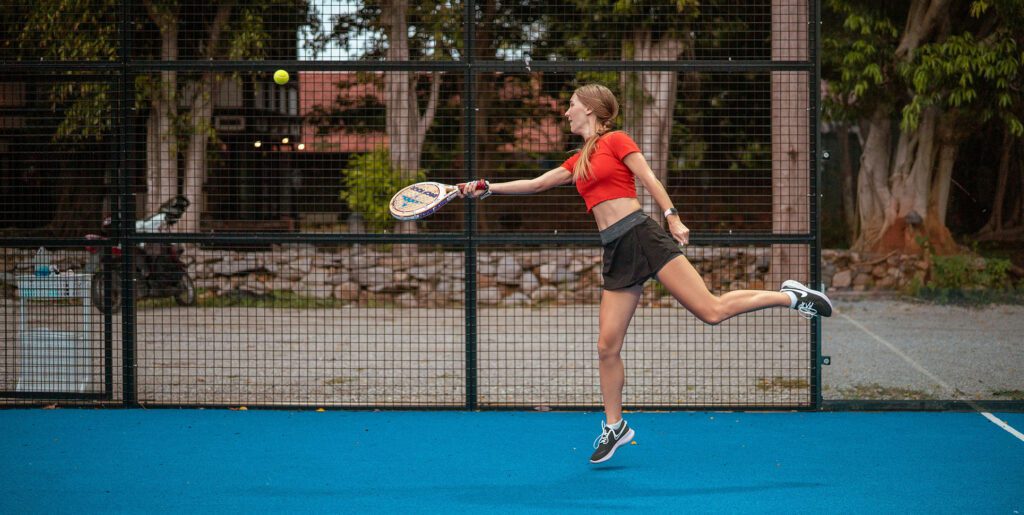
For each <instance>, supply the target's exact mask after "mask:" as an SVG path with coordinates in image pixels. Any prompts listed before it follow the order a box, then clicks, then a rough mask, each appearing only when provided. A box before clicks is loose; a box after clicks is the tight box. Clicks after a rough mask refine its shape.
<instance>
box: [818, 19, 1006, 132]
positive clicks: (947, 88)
mask: <svg viewBox="0 0 1024 515" xmlns="http://www.w3.org/2000/svg"><path fill="white" fill-rule="evenodd" d="M826 7H827V12H826V13H825V18H826V20H828V19H829V18H832V19H833V20H832V21H833V22H836V21H838V22H839V25H840V27H841V28H840V29H838V30H833V31H826V32H825V33H826V34H827V35H826V36H825V37H824V38H823V41H822V50H823V51H822V69H823V77H824V78H825V79H826V80H827V81H828V84H829V91H830V95H828V96H826V98H824V99H823V106H824V114H825V118H826V120H832V121H856V120H858V119H862V118H864V117H865V116H867V115H869V114H870V113H872V112H873V111H874V110H875V109H876V108H877V107H878V106H879V105H881V106H892V107H893V110H894V111H901V113H902V117H901V120H900V127H901V129H902V130H904V131H914V130H916V129H917V126H918V123H919V120H920V117H921V114H922V112H924V110H925V109H926V108H928V107H931V106H934V107H937V108H940V109H942V110H943V111H953V110H955V111H956V114H957V117H958V118H957V123H958V124H959V126H960V127H962V128H963V130H971V129H970V128H969V127H970V126H972V125H974V126H976V125H977V124H984V123H986V122H988V121H989V120H991V119H993V118H998V119H1000V120H1002V121H1003V123H1005V125H1006V126H1007V128H1008V129H1009V130H1011V131H1012V132H1013V133H1014V134H1015V135H1017V136H1021V135H1024V123H1022V122H1021V119H1020V114H1019V113H1020V112H1021V103H1022V102H1024V99H1022V98H1021V79H1022V77H1021V68H1022V65H1024V55H1022V53H1021V51H1020V49H1019V48H1018V45H1017V41H1019V40H1021V38H1022V37H1024V33H1022V30H1021V29H1022V24H1021V23H1020V21H1022V19H1024V4H1022V2H1019V1H1016V0H1005V1H1004V0H998V1H991V2H989V1H980V0H979V1H974V2H971V3H970V4H969V5H966V6H964V5H952V6H950V7H949V8H948V9H949V13H948V16H949V18H950V22H951V26H950V27H949V28H948V33H949V35H948V36H939V37H937V38H933V39H925V40H924V41H922V42H921V44H920V45H919V46H918V47H917V48H916V49H914V50H913V52H911V53H908V54H906V55H898V54H897V53H896V49H897V46H898V45H899V43H900V41H901V37H902V36H903V34H902V30H901V29H900V28H899V27H903V26H905V25H906V16H907V14H908V13H907V11H908V10H909V5H908V4H904V3H900V2H894V3H892V4H875V3H868V2H861V1H854V0H828V1H827V2H826ZM944 30H946V29H944Z"/></svg>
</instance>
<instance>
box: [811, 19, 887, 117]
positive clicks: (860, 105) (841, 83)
mask: <svg viewBox="0 0 1024 515" xmlns="http://www.w3.org/2000/svg"><path fill="white" fill-rule="evenodd" d="M826 5H827V7H828V9H829V12H827V13H826V14H827V15H830V16H828V17H830V18H833V19H832V20H825V21H824V22H825V23H835V24H838V25H839V27H835V28H832V27H826V28H825V30H823V32H824V34H825V35H824V36H823V38H822V54H821V56H822V71H823V73H822V74H823V76H824V78H826V79H827V80H828V85H829V91H830V92H831V93H832V94H831V95H829V96H826V97H825V98H823V107H824V114H825V117H826V119H828V120H836V121H839V120H842V121H854V120H857V119H858V118H860V117H863V116H865V115H866V114H868V113H870V112H871V111H872V110H874V108H875V107H876V106H877V105H878V104H879V103H891V102H892V101H893V97H895V96H897V95H898V94H899V87H900V85H899V83H898V80H899V77H898V76H896V74H895V72H894V63H893V58H894V55H895V53H896V46H897V45H898V44H899V35H900V30H899V29H898V28H897V27H898V24H897V22H896V21H895V20H894V19H893V17H892V14H891V13H888V12H886V11H884V10H882V9H880V8H871V7H868V6H865V5H864V4H863V3H860V2H852V1H849V0H828V2H827V3H826ZM830 28H831V29H832V30H828V29H830ZM894 79H895V80H894Z"/></svg>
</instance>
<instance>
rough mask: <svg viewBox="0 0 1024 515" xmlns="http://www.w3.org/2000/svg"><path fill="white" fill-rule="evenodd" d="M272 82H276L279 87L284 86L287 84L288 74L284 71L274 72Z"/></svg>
mask: <svg viewBox="0 0 1024 515" xmlns="http://www.w3.org/2000/svg"><path fill="white" fill-rule="evenodd" d="M274 82H276V83H277V84H278V85H279V86H284V85H285V84H288V72H286V71H284V70H277V71H276V72H274Z"/></svg>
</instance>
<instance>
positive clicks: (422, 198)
mask: <svg viewBox="0 0 1024 515" xmlns="http://www.w3.org/2000/svg"><path fill="white" fill-rule="evenodd" d="M476 184H477V185H476V187H477V188H478V189H480V188H487V186H488V184H487V181H484V180H483V179H480V180H478V181H477V183H476ZM465 186H466V185H465V184H456V185H455V186H449V185H447V184H441V183H439V182H417V183H416V184H411V185H409V186H406V187H404V188H402V189H400V190H398V193H395V196H394V197H391V206H390V208H391V216H393V217H395V218H397V219H399V220H419V219H420V218H424V217H427V216H430V215H432V214H434V212H436V211H437V210H438V209H441V206H444V205H445V204H447V203H449V202H451V200H452V199H453V198H455V197H456V196H458V194H459V192H461V191H462V188H464V187H465Z"/></svg>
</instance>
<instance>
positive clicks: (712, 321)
mask: <svg viewBox="0 0 1024 515" xmlns="http://www.w3.org/2000/svg"><path fill="white" fill-rule="evenodd" d="M693 314H694V315H695V316H696V317H697V318H699V319H700V321H701V322H704V323H705V324H708V325H718V324H721V323H722V322H723V321H725V319H726V318H728V317H727V316H726V314H725V311H724V310H723V309H722V307H721V306H719V305H714V306H706V307H702V308H701V309H697V310H694V311H693Z"/></svg>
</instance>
